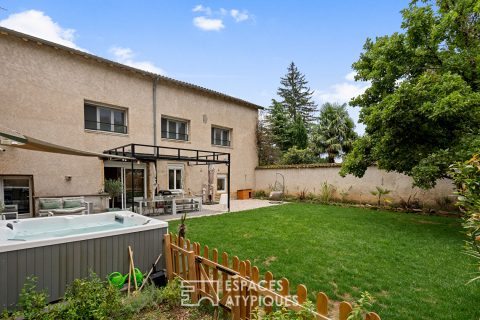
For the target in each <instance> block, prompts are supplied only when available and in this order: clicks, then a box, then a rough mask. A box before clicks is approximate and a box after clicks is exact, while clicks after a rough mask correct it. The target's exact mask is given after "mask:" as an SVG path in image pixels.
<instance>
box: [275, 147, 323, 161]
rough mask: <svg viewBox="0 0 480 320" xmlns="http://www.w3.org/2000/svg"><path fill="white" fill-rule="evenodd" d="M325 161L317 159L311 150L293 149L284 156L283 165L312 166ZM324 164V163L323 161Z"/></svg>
mask: <svg viewBox="0 0 480 320" xmlns="http://www.w3.org/2000/svg"><path fill="white" fill-rule="evenodd" d="M322 160H323V159H320V158H318V157H316V156H315V155H314V154H313V153H312V151H311V150H309V149H298V148H297V147H291V148H290V149H288V151H287V152H285V153H284V154H283V155H282V160H281V163H282V164H310V163H320V162H322ZM323 162H324V161H323Z"/></svg>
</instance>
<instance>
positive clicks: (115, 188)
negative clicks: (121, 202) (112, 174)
mask: <svg viewBox="0 0 480 320" xmlns="http://www.w3.org/2000/svg"><path fill="white" fill-rule="evenodd" d="M104 189H105V192H106V193H108V196H109V199H110V200H111V205H110V208H111V211H114V210H119V209H120V208H114V207H113V206H114V199H115V197H118V196H120V195H121V194H122V192H123V184H122V181H121V180H120V179H107V180H105V187H104Z"/></svg>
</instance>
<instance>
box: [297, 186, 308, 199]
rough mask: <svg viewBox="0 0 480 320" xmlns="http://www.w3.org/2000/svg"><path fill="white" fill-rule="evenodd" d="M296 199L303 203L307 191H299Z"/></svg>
mask: <svg viewBox="0 0 480 320" xmlns="http://www.w3.org/2000/svg"><path fill="white" fill-rule="evenodd" d="M297 199H298V200H300V201H305V200H306V199H307V189H306V188H305V189H303V190H301V191H300V192H299V193H298V195H297Z"/></svg>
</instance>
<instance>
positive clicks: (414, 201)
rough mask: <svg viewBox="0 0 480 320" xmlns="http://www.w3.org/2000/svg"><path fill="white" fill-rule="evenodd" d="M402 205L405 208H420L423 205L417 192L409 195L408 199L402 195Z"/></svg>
mask: <svg viewBox="0 0 480 320" xmlns="http://www.w3.org/2000/svg"><path fill="white" fill-rule="evenodd" d="M400 206H401V207H402V208H403V209H405V210H413V209H420V208H421V207H422V206H421V204H420V199H419V198H417V193H416V192H415V193H414V194H411V195H409V196H408V198H407V199H406V200H405V199H403V198H402V197H400Z"/></svg>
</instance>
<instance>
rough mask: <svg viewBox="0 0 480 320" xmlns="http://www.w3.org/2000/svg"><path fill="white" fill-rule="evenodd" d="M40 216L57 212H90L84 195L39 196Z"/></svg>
mask: <svg viewBox="0 0 480 320" xmlns="http://www.w3.org/2000/svg"><path fill="white" fill-rule="evenodd" d="M38 202H39V210H38V215H39V216H41V217H42V216H52V215H55V214H89V212H88V203H87V202H85V198H84V197H62V198H39V199H38Z"/></svg>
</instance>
